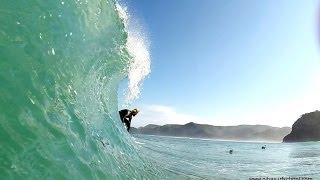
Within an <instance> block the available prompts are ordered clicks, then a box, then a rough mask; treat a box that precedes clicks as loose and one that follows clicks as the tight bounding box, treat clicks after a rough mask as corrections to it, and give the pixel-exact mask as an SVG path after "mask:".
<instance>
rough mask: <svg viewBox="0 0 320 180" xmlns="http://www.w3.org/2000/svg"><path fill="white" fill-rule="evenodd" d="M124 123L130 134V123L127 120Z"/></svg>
mask: <svg viewBox="0 0 320 180" xmlns="http://www.w3.org/2000/svg"><path fill="white" fill-rule="evenodd" d="M124 123H125V124H126V126H127V131H128V132H129V129H130V122H129V121H128V120H127V119H124Z"/></svg>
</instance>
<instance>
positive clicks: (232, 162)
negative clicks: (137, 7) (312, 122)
mask: <svg viewBox="0 0 320 180" xmlns="http://www.w3.org/2000/svg"><path fill="white" fill-rule="evenodd" d="M0 22H1V26H0V179H85V180H87V179H248V178H250V177H266V176H276V177H281V176H285V177H287V176H295V177H296V176H303V177H311V178H313V179H316V178H318V177H320V174H319V172H320V169H319V167H320V160H319V156H320V154H319V153H318V151H317V149H319V143H317V142H314V143H293V144H282V143H275V144H267V149H266V150H265V151H262V150H261V149H260V146H261V145H262V144H259V143H237V142H220V141H209V140H199V139H188V138H169V137H157V136H143V135H130V134H129V133H128V132H127V131H126V129H125V128H124V127H123V125H122V124H121V121H120V119H119V114H118V106H119V102H118V98H119V96H124V103H123V107H128V106H129V105H130V104H131V103H132V102H134V100H136V99H137V98H139V95H140V88H141V87H142V83H143V80H144V79H145V78H146V77H147V76H148V74H149V73H150V54H149V43H148V40H147V37H146V36H145V35H144V33H143V32H141V31H140V30H139V27H138V26H139V25H136V24H134V23H132V17H131V16H130V14H129V13H128V10H127V9H126V8H125V6H121V5H119V3H118V2H117V1H114V0H96V1H89V0H59V1H45V0H36V1H31V0H26V1H15V0H13V1H9V0H4V1H2V2H1V6H0ZM123 81H125V82H127V83H126V85H127V89H126V91H125V94H124V95H123V94H118V92H119V85H120V84H121V83H122V82H123ZM229 149H233V150H234V153H233V154H229V153H228V151H229Z"/></svg>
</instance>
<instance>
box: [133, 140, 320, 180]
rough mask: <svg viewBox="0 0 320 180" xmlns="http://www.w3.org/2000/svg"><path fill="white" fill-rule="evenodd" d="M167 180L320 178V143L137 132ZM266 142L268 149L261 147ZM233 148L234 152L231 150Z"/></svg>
mask: <svg viewBox="0 0 320 180" xmlns="http://www.w3.org/2000/svg"><path fill="white" fill-rule="evenodd" d="M135 138H136V139H135V140H136V143H137V144H138V145H139V148H138V149H139V151H142V152H144V153H146V154H147V155H148V157H149V158H151V159H152V160H153V161H154V162H156V163H157V164H158V165H159V166H160V167H162V168H163V169H165V171H166V173H164V174H165V175H166V178H167V179H249V178H267V177H268V178H282V177H284V178H289V177H292V178H293V177H295V178H299V177H301V178H302V177H305V178H313V179H320V152H319V149H320V143H319V142H310V143H290V144H288V143H257V142H231V141H214V140H201V139H190V138H173V137H161V136H147V135H135ZM264 145H266V149H264V150H263V149H261V147H262V146H264ZM230 149H233V154H229V150H230Z"/></svg>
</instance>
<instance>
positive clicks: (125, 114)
mask: <svg viewBox="0 0 320 180" xmlns="http://www.w3.org/2000/svg"><path fill="white" fill-rule="evenodd" d="M119 115H120V119H121V122H122V123H125V124H126V126H127V131H128V132H129V129H130V124H131V119H132V114H130V110H128V109H123V110H121V111H119Z"/></svg>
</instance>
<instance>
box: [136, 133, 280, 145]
mask: <svg viewBox="0 0 320 180" xmlns="http://www.w3.org/2000/svg"><path fill="white" fill-rule="evenodd" d="M132 135H134V136H137V135H138V136H139V135H142V136H158V137H165V138H173V139H196V140H202V141H223V142H236V143H261V144H264V143H268V144H281V143H282V141H250V140H249V141H245V140H231V139H210V138H195V137H178V136H165V135H152V134H133V133H132Z"/></svg>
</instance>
